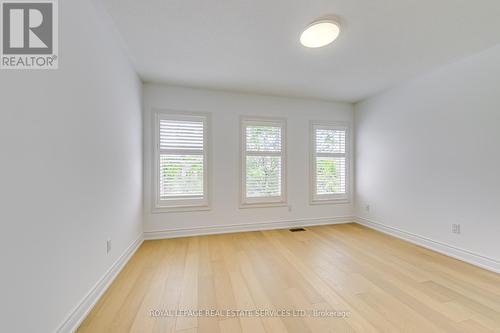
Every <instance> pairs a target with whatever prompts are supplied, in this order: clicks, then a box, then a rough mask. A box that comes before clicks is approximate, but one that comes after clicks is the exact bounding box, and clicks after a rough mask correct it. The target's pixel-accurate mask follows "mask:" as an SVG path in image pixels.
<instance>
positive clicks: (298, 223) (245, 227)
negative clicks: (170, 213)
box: [144, 216, 355, 239]
mask: <svg viewBox="0 0 500 333" xmlns="http://www.w3.org/2000/svg"><path fill="white" fill-rule="evenodd" d="M354 221H355V219H354V217H353V216H341V217H325V218H310V219H298V220H286V221H274V222H256V223H242V224H230V225H216V226H208V227H193V228H182V229H168V230H159V231H146V232H144V239H166V238H177V237H189V236H202V235H214V234H226V233H233V232H243V231H259V230H272V229H287V228H293V227H311V226H319V225H327V224H341V223H352V222H354Z"/></svg>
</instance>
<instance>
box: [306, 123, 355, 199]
mask: <svg viewBox="0 0 500 333" xmlns="http://www.w3.org/2000/svg"><path fill="white" fill-rule="evenodd" d="M314 146H315V151H314V153H315V156H314V163H315V179H316V195H318V196H321V195H325V196H328V195H335V194H346V193H347V165H346V164H347V162H346V159H347V155H346V152H347V151H346V130H345V129H337V128H325V127H316V128H315V129H314Z"/></svg>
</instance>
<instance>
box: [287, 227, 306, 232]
mask: <svg viewBox="0 0 500 333" xmlns="http://www.w3.org/2000/svg"><path fill="white" fill-rule="evenodd" d="M290 231H291V232H299V231H306V229H304V228H292V229H290Z"/></svg>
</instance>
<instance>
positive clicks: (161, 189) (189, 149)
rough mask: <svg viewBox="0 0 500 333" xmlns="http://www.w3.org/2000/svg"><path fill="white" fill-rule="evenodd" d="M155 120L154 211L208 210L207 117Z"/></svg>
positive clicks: (178, 116) (160, 116) (159, 116)
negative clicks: (162, 209)
mask: <svg viewBox="0 0 500 333" xmlns="http://www.w3.org/2000/svg"><path fill="white" fill-rule="evenodd" d="M156 120H157V121H156V130H157V143H156V148H157V149H156V151H157V154H156V155H157V156H156V168H157V170H156V185H157V191H156V208H167V209H168V208H174V209H175V208H182V207H184V208H185V207H208V195H207V188H208V184H207V181H208V177H207V175H208V165H207V160H208V156H207V132H208V128H207V126H208V121H207V120H208V119H207V116H201V115H187V114H186V115H184V114H168V113H158V114H157V119H156Z"/></svg>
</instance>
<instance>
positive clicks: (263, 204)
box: [240, 202, 288, 209]
mask: <svg viewBox="0 0 500 333" xmlns="http://www.w3.org/2000/svg"><path fill="white" fill-rule="evenodd" d="M287 206H288V203H286V202H256V203H241V204H240V209H248V208H273V207H287Z"/></svg>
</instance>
